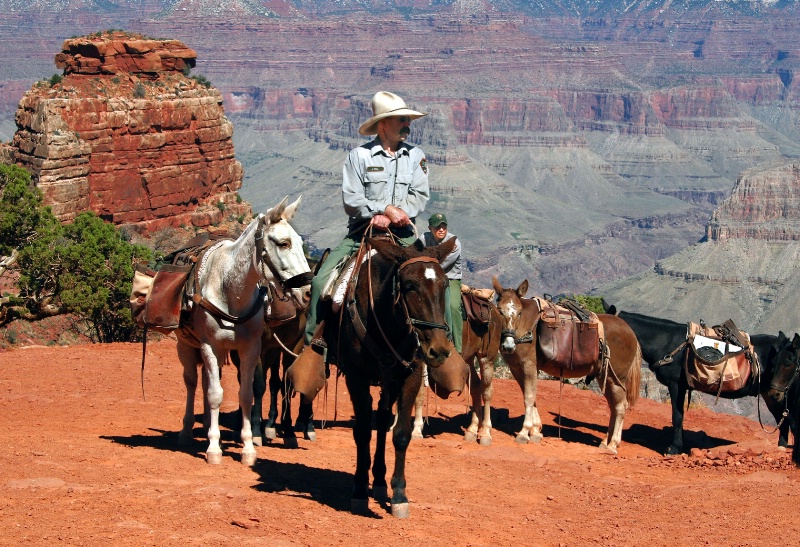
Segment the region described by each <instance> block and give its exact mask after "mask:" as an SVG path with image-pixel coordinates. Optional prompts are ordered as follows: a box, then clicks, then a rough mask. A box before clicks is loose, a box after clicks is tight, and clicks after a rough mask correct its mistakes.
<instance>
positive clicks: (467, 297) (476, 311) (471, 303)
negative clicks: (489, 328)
mask: <svg viewBox="0 0 800 547" xmlns="http://www.w3.org/2000/svg"><path fill="white" fill-rule="evenodd" d="M492 294H494V293H493V292H492ZM490 298H491V297H490ZM461 303H462V304H463V305H464V311H465V312H466V313H467V319H469V320H470V321H472V322H473V323H477V324H481V325H486V324H488V323H489V319H490V318H491V302H490V301H489V298H483V296H482V295H481V294H480V293H478V292H477V291H476V290H474V289H473V290H469V291H466V292H465V291H461Z"/></svg>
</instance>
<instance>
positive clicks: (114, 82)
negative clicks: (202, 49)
mask: <svg viewBox="0 0 800 547" xmlns="http://www.w3.org/2000/svg"><path fill="white" fill-rule="evenodd" d="M195 58H196V54H195V52H194V51H193V50H192V49H190V48H188V47H186V46H185V45H184V44H183V43H181V42H179V41H177V40H153V39H148V38H145V37H143V36H141V35H137V34H131V33H123V32H109V33H103V34H97V35H90V36H85V37H81V38H73V39H69V40H66V41H65V42H64V45H63V48H62V51H61V52H60V53H59V54H58V55H56V66H57V67H58V68H60V69H62V70H63V74H64V75H63V77H62V78H61V79H60V81H57V80H58V78H51V79H50V80H49V81H42V82H38V83H37V84H35V85H34V86H33V87H32V88H31V89H30V90H29V91H28V92H27V93H26V94H25V95H24V96H23V98H22V100H21V101H20V103H19V106H18V108H17V112H16V123H17V128H18V130H17V132H16V134H15V135H14V138H13V140H12V143H11V155H12V156H13V159H14V161H15V162H16V163H18V164H20V165H22V166H24V167H26V168H28V169H29V170H30V171H31V172H32V173H33V175H34V180H35V181H36V184H37V186H38V187H39V188H40V189H41V190H42V191H43V193H44V196H45V203H46V204H48V205H50V206H51V207H52V209H53V212H54V213H55V214H56V215H57V217H58V218H59V219H61V220H62V221H69V220H71V219H72V218H74V217H75V215H76V214H78V213H80V212H82V211H86V210H92V211H95V212H96V213H97V214H98V215H100V216H101V217H102V218H105V219H107V220H109V221H111V222H113V223H115V224H139V225H142V226H143V227H144V228H146V229H148V230H153V229H158V228H162V227H165V226H179V225H187V226H188V225H194V226H199V227H202V226H208V225H209V224H213V223H218V222H220V221H221V220H222V216H223V214H227V215H230V214H231V213H232V212H237V213H242V212H245V210H248V211H249V206H247V205H246V204H239V203H237V201H240V200H237V196H236V191H237V190H238V189H239V188H240V187H241V185H242V175H243V170H242V166H241V164H240V163H239V162H238V161H236V159H235V156H234V149H233V141H232V139H231V137H232V135H233V125H232V124H231V122H230V121H229V120H228V119H227V118H226V117H225V113H224V111H223V107H222V96H221V94H220V93H219V92H218V91H217V90H216V89H214V88H211V87H206V85H205V82H202V80H201V81H197V80H195V79H192V78H189V77H188V76H187V75H186V74H188V72H189V69H191V67H193V66H194V64H195ZM239 209H241V211H239Z"/></svg>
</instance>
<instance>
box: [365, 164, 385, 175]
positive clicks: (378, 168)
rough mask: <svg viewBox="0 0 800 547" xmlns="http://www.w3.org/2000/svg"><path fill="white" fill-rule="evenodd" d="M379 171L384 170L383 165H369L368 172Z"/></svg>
mask: <svg viewBox="0 0 800 547" xmlns="http://www.w3.org/2000/svg"><path fill="white" fill-rule="evenodd" d="M379 171H383V166H381V165H370V166H368V167H367V173H377V172H379Z"/></svg>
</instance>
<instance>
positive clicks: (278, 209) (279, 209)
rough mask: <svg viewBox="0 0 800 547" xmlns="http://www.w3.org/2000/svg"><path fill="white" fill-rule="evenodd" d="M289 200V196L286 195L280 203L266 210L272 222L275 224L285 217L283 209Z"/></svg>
mask: <svg viewBox="0 0 800 547" xmlns="http://www.w3.org/2000/svg"><path fill="white" fill-rule="evenodd" d="M288 200H289V196H286V197H285V198H283V199H282V200H281V202H280V203H279V204H277V205H276V206H275V207H273V208H272V209H270V210H268V211H267V212H266V215H267V218H268V219H269V223H270V224H274V223H276V222H280V221H281V218H283V211H284V210H285V209H286V202H287V201H288Z"/></svg>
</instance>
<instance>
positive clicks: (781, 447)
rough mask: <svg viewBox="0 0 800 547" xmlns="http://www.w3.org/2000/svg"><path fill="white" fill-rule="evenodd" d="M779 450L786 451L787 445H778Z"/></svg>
mask: <svg viewBox="0 0 800 547" xmlns="http://www.w3.org/2000/svg"><path fill="white" fill-rule="evenodd" d="M778 450H780V451H781V452H786V450H788V449H787V448H786V447H785V446H781V445H778Z"/></svg>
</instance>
